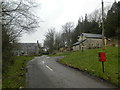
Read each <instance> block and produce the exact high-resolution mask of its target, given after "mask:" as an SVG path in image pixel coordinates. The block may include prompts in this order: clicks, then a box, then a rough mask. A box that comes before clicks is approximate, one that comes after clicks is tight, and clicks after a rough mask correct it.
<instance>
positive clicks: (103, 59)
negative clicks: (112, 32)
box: [99, 52, 106, 62]
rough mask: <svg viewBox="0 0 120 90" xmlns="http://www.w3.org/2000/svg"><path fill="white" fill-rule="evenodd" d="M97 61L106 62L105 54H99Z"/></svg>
mask: <svg viewBox="0 0 120 90" xmlns="http://www.w3.org/2000/svg"><path fill="white" fill-rule="evenodd" d="M99 61H101V62H105V61H106V54H105V52H99Z"/></svg>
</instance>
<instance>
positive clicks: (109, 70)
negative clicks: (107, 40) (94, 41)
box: [55, 47, 120, 85]
mask: <svg viewBox="0 0 120 90" xmlns="http://www.w3.org/2000/svg"><path fill="white" fill-rule="evenodd" d="M101 51H104V52H105V53H106V58H107V61H106V62H104V66H105V72H104V73H103V72H102V62H100V61H99V58H98V53H99V52H101ZM55 56H65V58H63V59H61V60H60V63H63V64H66V65H68V66H72V67H75V68H79V69H80V70H82V71H86V72H89V74H92V75H94V76H97V77H100V78H102V79H105V80H107V81H109V82H111V83H113V84H115V85H118V74H119V73H118V58H119V57H120V55H118V47H109V48H106V49H105V50H103V49H89V50H85V51H83V52H81V51H76V52H65V53H58V54H56V55H55Z"/></svg>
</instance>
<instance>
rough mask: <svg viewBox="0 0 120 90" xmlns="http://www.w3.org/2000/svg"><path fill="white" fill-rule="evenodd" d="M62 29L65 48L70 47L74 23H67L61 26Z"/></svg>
mask: <svg viewBox="0 0 120 90" xmlns="http://www.w3.org/2000/svg"><path fill="white" fill-rule="evenodd" d="M62 29H63V37H64V39H65V43H66V44H67V47H70V46H71V44H72V37H71V33H72V30H73V29H74V23H73V22H67V23H66V24H65V25H63V26H62Z"/></svg>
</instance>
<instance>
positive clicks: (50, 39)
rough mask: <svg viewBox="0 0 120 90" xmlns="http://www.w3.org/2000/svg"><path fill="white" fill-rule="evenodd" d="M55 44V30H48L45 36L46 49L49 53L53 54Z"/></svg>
mask: <svg viewBox="0 0 120 90" xmlns="http://www.w3.org/2000/svg"><path fill="white" fill-rule="evenodd" d="M54 44H55V28H51V29H48V32H47V34H46V35H45V40H44V47H46V48H48V51H49V52H50V53H52V52H53V51H54Z"/></svg>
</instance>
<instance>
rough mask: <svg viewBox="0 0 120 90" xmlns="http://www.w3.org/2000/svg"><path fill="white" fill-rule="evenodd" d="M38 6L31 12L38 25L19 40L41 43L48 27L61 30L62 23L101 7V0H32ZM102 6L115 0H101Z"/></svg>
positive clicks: (75, 21) (76, 19)
mask: <svg viewBox="0 0 120 90" xmlns="http://www.w3.org/2000/svg"><path fill="white" fill-rule="evenodd" d="M34 1H35V2H36V3H37V4H38V7H37V8H34V9H33V12H34V13H35V15H36V16H37V17H39V20H40V21H41V22H40V23H39V25H40V27H39V28H37V31H35V32H33V33H28V34H23V35H22V37H21V38H20V41H19V42H22V43H36V42H37V40H38V41H39V43H43V41H44V39H45V34H46V33H47V31H48V29H50V28H53V27H55V30H56V31H57V32H61V31H62V28H61V27H62V25H64V24H65V23H67V22H74V24H75V25H77V22H78V19H79V18H80V17H81V16H83V17H84V16H85V14H86V13H87V14H90V13H92V12H93V11H94V10H96V9H99V8H101V0H34ZM103 1H104V6H107V5H111V4H112V3H113V2H114V1H115V0H103ZM116 1H117V0H116Z"/></svg>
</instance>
